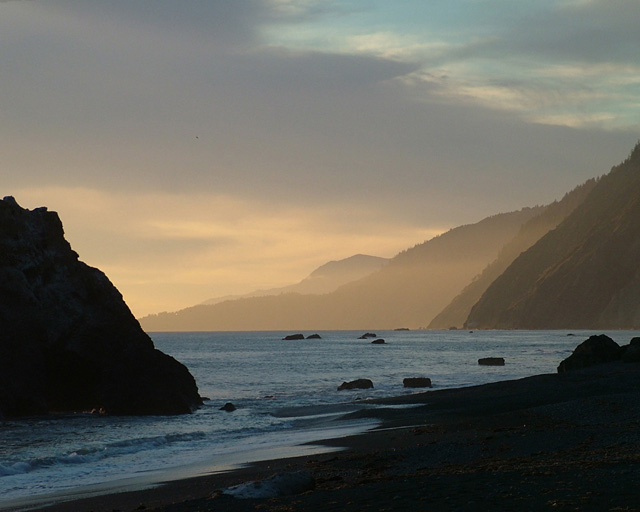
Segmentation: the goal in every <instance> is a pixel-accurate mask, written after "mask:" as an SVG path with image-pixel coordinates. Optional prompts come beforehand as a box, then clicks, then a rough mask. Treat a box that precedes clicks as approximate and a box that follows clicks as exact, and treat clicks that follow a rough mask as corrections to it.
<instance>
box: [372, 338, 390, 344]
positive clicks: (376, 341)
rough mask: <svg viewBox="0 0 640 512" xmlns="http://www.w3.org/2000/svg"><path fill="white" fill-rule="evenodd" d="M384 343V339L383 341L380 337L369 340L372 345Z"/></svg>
mask: <svg viewBox="0 0 640 512" xmlns="http://www.w3.org/2000/svg"><path fill="white" fill-rule="evenodd" d="M385 343H386V341H384V340H383V339H382V338H379V339H377V340H373V341H372V342H371V344H372V345H384V344H385Z"/></svg>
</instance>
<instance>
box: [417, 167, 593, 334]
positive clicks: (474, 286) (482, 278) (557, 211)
mask: <svg viewBox="0 0 640 512" xmlns="http://www.w3.org/2000/svg"><path fill="white" fill-rule="evenodd" d="M595 184H596V180H595V179H590V180H588V181H587V182H585V183H584V184H582V185H580V186H578V187H576V188H575V189H574V190H572V191H571V192H569V193H567V194H566V195H565V196H564V197H563V198H562V200H560V201H554V202H553V203H551V204H550V205H549V206H547V207H546V208H545V209H544V210H543V211H542V213H540V214H539V215H538V216H536V217H534V218H532V219H531V220H529V221H528V222H526V223H525V224H524V225H523V226H522V228H521V229H520V231H519V232H518V234H517V235H516V236H515V237H514V238H513V240H511V241H510V242H509V243H508V244H506V245H505V246H504V247H503V248H502V250H501V251H500V254H498V257H497V258H496V259H495V260H494V261H493V262H492V263H491V264H490V265H489V266H488V267H486V268H485V269H484V270H483V271H482V273H481V274H480V275H479V276H477V277H476V278H474V280H473V281H471V283H470V284H469V285H467V286H466V287H465V289H464V290H462V293H460V295H458V296H457V297H456V298H455V299H453V301H451V303H450V304H449V305H448V306H447V307H446V308H444V309H443V310H442V311H441V312H440V313H439V314H438V315H436V317H435V318H434V319H433V320H432V321H431V323H430V324H429V328H430V329H447V328H449V327H458V328H460V327H463V326H464V323H465V321H466V320H467V317H468V316H469V313H470V312H471V308H472V307H473V306H474V305H475V303H476V302H478V300H480V297H481V296H482V294H483V293H484V292H485V291H486V290H487V288H488V287H489V285H491V283H492V282H493V281H494V280H495V279H497V278H498V277H499V276H500V274H502V273H503V272H504V271H505V270H506V269H507V267H509V265H511V263H513V261H514V260H515V259H516V258H517V257H518V256H519V255H520V254H521V253H523V252H524V251H526V250H527V249H529V247H531V246H532V245H533V244H535V243H536V242H537V241H538V240H539V239H540V238H542V236H544V235H545V234H546V233H548V232H549V231H551V230H552V229H554V228H556V226H558V224H560V223H561V222H562V221H563V220H564V219H565V218H566V217H567V216H568V215H569V214H570V213H571V212H572V211H573V210H575V208H577V207H578V206H579V205H580V204H582V202H583V201H584V200H585V198H586V197H587V195H588V194H589V192H591V189H593V187H594V186H595Z"/></svg>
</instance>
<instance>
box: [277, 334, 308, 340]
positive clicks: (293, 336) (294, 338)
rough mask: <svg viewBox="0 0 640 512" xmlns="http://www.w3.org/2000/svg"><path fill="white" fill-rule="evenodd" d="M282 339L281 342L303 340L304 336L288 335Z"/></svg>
mask: <svg viewBox="0 0 640 512" xmlns="http://www.w3.org/2000/svg"><path fill="white" fill-rule="evenodd" d="M282 339H283V340H303V339H304V334H289V335H288V336H285V337H284V338H282Z"/></svg>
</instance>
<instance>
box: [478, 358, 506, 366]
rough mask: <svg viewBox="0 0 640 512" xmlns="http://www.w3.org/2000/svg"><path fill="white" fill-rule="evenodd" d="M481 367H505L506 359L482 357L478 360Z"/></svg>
mask: <svg viewBox="0 0 640 512" xmlns="http://www.w3.org/2000/svg"><path fill="white" fill-rule="evenodd" d="M478 364H479V365H481V366H504V357H482V358H480V359H478Z"/></svg>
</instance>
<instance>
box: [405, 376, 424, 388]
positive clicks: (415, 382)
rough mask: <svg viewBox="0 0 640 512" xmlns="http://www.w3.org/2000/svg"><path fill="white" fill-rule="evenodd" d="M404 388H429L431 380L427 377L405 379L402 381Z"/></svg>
mask: <svg viewBox="0 0 640 512" xmlns="http://www.w3.org/2000/svg"><path fill="white" fill-rule="evenodd" d="M402 385H403V386H404V387H405V388H430V387H431V379H430V378H429V377H407V378H406V379H402Z"/></svg>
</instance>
